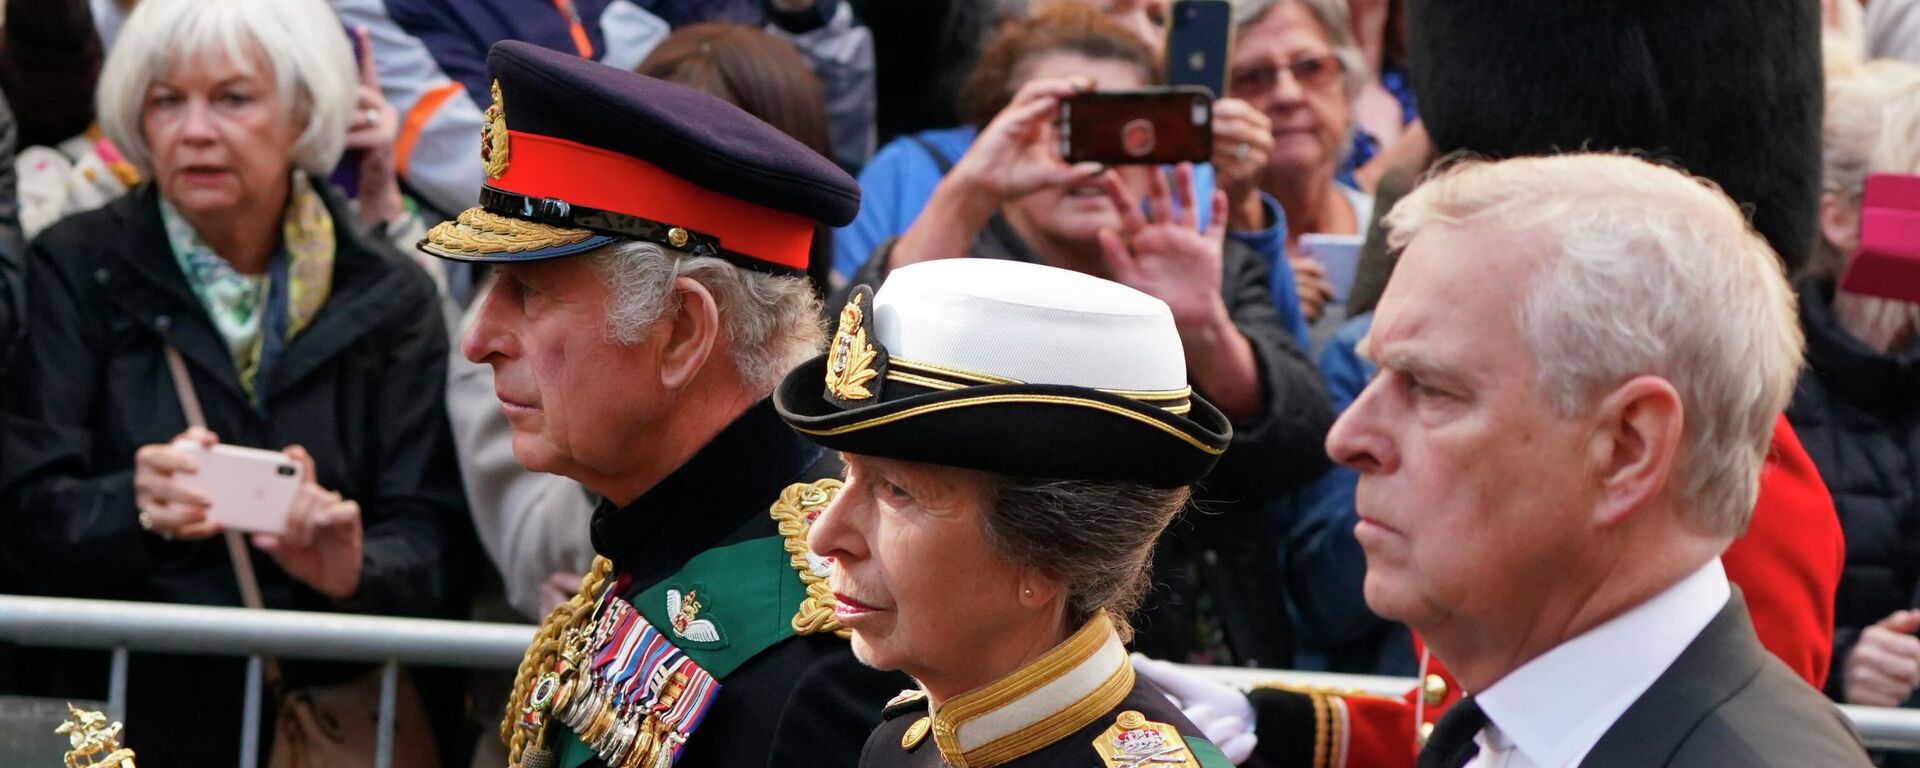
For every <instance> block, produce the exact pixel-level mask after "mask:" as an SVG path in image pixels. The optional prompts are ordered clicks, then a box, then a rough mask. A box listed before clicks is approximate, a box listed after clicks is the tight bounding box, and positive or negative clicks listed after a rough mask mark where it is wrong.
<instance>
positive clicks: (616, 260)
mask: <svg viewBox="0 0 1920 768" xmlns="http://www.w3.org/2000/svg"><path fill="white" fill-rule="evenodd" d="M592 255H593V267H594V271H595V272H597V273H598V274H599V275H600V279H601V281H602V282H604V283H606V286H607V288H608V289H609V290H610V291H611V292H612V296H611V297H610V298H609V299H608V302H609V305H608V307H607V338H608V339H609V340H611V341H612V342H614V343H615V344H629V345H630V344H635V343H637V342H639V340H640V336H641V335H642V334H643V333H644V332H645V331H646V329H647V328H648V327H649V326H651V325H653V324H654V323H655V322H657V321H659V320H660V318H662V317H665V316H667V315H668V314H670V313H672V312H676V311H678V310H679V307H678V306H677V305H676V304H675V302H677V301H678V296H679V294H678V293H676V292H675V291H674V290H673V281H674V278H677V277H687V278H692V279H693V280H695V281H698V282H699V283H700V284H701V285H703V286H706V288H707V290H708V291H709V292H711V293H712V294H713V297H714V302H715V303H716V304H717V305H718V306H717V308H718V310H719V313H720V322H721V325H722V327H724V328H725V330H726V334H727V339H728V340H729V341H730V342H731V345H732V348H733V366H734V370H735V371H736V372H737V373H738V374H739V376H740V381H741V383H742V384H744V385H745V386H747V387H748V388H749V389H752V390H754V391H755V392H758V393H760V394H763V395H764V394H767V393H770V392H772V391H773V388H774V387H775V386H777V385H778V384H779V383H780V378H781V377H782V376H785V375H786V373H787V371H790V370H793V368H794V367H795V366H798V365H799V364H801V363H803V362H806V360H807V358H809V357H812V356H814V355H816V354H819V352H820V350H821V349H822V348H823V347H824V346H825V344H826V328H825V326H823V325H822V323H821V319H820V300H819V299H817V298H815V297H814V294H813V286H812V285H811V284H809V283H808V282H807V280H806V278H804V277H786V276H781V275H771V274H767V273H764V272H756V271H753V270H750V269H744V268H741V267H737V266H734V265H733V264H730V263H728V262H726V261H724V260H722V259H718V258H713V257H694V256H689V255H686V254H684V253H680V252H677V251H671V250H669V249H667V248H666V247H664V246H660V245H656V244H654V243H648V242H640V241H625V242H621V243H616V244H614V245H609V246H607V247H605V248H601V249H600V250H597V251H594V252H593V254H592Z"/></svg>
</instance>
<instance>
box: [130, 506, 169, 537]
mask: <svg viewBox="0 0 1920 768" xmlns="http://www.w3.org/2000/svg"><path fill="white" fill-rule="evenodd" d="M135 519H136V520H138V521H139V522H140V530H143V531H146V532H147V533H151V534H153V535H155V536H159V537H160V538H162V539H165V540H167V541H173V532H171V531H166V530H161V529H159V528H156V527H154V525H153V516H152V515H149V514H147V513H146V511H145V510H142V511H141V512H140V516H139V517H137V518H135Z"/></svg>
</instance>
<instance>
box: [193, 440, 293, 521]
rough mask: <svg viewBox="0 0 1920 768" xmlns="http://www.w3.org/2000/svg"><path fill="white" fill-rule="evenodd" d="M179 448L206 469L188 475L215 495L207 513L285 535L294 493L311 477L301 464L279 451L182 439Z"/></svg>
mask: <svg viewBox="0 0 1920 768" xmlns="http://www.w3.org/2000/svg"><path fill="white" fill-rule="evenodd" d="M173 447H175V448H178V449H180V450H182V451H186V452H187V453H189V454H191V455H192V456H193V460H194V461H196V462H198V463H199V465H200V471H199V472H196V473H194V474H192V475H189V476H186V477H185V478H184V479H183V480H184V483H185V484H187V485H191V486H192V487H193V488H195V489H196V490H199V491H201V492H202V493H205V494H207V495H208V496H210V497H212V499H213V506H211V507H208V508H207V515H208V516H209V517H211V518H213V519H214V520H217V521H219V522H220V524H221V525H223V526H225V527H228V528H232V529H235V530H240V531H250V532H253V533H271V534H275V535H278V534H281V533H285V532H286V530H287V516H288V515H289V514H291V513H292V512H293V497H294V494H296V493H298V492H299V490H300V483H302V482H304V481H305V480H306V477H305V474H306V473H305V472H303V471H302V470H301V467H300V465H299V464H298V463H297V462H295V461H294V460H293V459H289V458H287V455H286V454H284V453H280V452H278V451H264V450H261V449H259V448H243V447H240V446H237V445H215V446H213V447H212V448H201V447H200V445H199V444H197V443H192V442H188V441H181V442H177V443H174V444H173Z"/></svg>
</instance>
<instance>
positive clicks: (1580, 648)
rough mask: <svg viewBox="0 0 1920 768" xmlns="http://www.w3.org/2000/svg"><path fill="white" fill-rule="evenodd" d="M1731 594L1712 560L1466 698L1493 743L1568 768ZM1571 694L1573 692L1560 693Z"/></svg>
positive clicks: (1544, 764)
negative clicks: (1494, 733) (1488, 725)
mask: <svg viewBox="0 0 1920 768" xmlns="http://www.w3.org/2000/svg"><path fill="white" fill-rule="evenodd" d="M1731 596H1732V590H1731V588H1730V587H1729V586H1728V585H1727V573H1726V570H1725V569H1724V568H1722V567H1721V565H1720V559H1719V558H1714V559H1713V560H1711V561H1709V562H1708V563H1707V564H1706V565H1703V566H1701V567H1700V569H1699V570H1697V571H1694V572H1693V573H1692V574H1689V575H1688V576H1687V577H1686V578H1684V579H1681V580H1680V581H1679V582H1678V583H1676V584H1674V585H1673V586H1671V587H1668V588H1666V589H1665V590H1664V591H1662V592H1660V593H1659V594H1657V595H1654V596H1653V597H1652V599H1649V600H1647V601H1646V602H1644V603H1641V604H1639V605H1636V606H1634V607H1633V608H1631V609H1628V610H1627V612H1625V613H1622V614H1620V615H1619V616H1615V617H1614V618H1612V619H1610V620H1608V621H1607V622H1605V623H1603V624H1601V625H1600V626H1597V627H1594V628H1593V629H1590V630H1587V632H1586V633H1585V634H1582V635H1580V636H1579V637H1576V638H1574V639H1572V640H1568V641H1566V642H1564V643H1561V644H1560V645H1557V646H1555V647H1554V648H1553V649H1552V650H1549V651H1547V652H1546V653H1543V654H1541V655H1540V656H1539V657H1537V658H1535V659H1533V660H1532V661H1529V662H1527V663H1526V664H1523V665H1521V666H1520V668H1519V669H1516V670H1514V671H1512V672H1510V673H1508V674H1507V676H1506V677H1503V678H1501V679H1500V680H1499V682H1496V683H1494V684H1493V685H1492V686H1490V687H1488V688H1487V689H1486V690H1485V691H1482V692H1480V693H1478V694H1475V695H1474V697H1473V699H1474V701H1476V702H1479V704H1480V709H1481V711H1483V712H1485V713H1486V714H1487V719H1488V720H1490V721H1491V722H1492V723H1494V724H1496V725H1497V726H1498V734H1499V737H1500V740H1501V741H1503V742H1505V743H1507V744H1511V745H1512V746H1513V747H1514V748H1515V749H1517V750H1518V751H1519V753H1520V754H1521V755H1523V756H1525V758H1526V762H1530V763H1532V764H1533V765H1536V766H1540V768H1562V767H1563V766H1571V765H1574V764H1576V763H1577V762H1578V761H1579V760H1580V759H1581V758H1584V757H1586V754H1587V752H1588V751H1590V750H1592V749H1593V746H1594V744H1597V743H1599V741H1600V737H1601V736H1603V735H1605V734H1606V732H1607V729H1608V728H1610V727H1612V726H1613V722H1614V721H1615V720H1618V719H1620V716H1621V715H1622V714H1625V713H1626V711H1627V708H1628V707H1630V706H1632V705H1633V702H1635V701H1637V700H1639V698H1640V696H1641V695H1642V694H1644V693H1646V692H1647V689H1648V688H1650V687H1652V686H1653V683H1654V681H1655V680H1657V679H1659V677H1660V675H1661V673H1663V672H1665V671H1666V670H1667V667H1669V666H1672V665H1673V662H1674V660H1675V659H1678V658H1679V657H1680V653H1681V652H1682V651H1685V650H1686V649H1687V646H1688V645H1690V644H1692V643H1693V639H1694V638H1695V637H1698V636H1699V635H1700V632H1701V630H1704V629H1706V628H1707V624H1708V623H1710V622H1712V621H1713V617H1714V616H1716V615H1718V614H1719V613H1720V609H1721V608H1723V607H1724V606H1725V605H1726V603H1727V599H1728V598H1729V597H1731ZM1570 691H1572V692H1578V694H1579V695H1575V696H1570V695H1567V694H1568V692H1570ZM1501 746H1505V744H1502V745H1501Z"/></svg>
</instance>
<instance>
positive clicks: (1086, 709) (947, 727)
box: [932, 613, 1133, 768]
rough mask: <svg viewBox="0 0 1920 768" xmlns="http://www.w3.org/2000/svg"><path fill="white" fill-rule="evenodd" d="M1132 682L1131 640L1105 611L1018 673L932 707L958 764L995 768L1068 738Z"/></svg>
mask: <svg viewBox="0 0 1920 768" xmlns="http://www.w3.org/2000/svg"><path fill="white" fill-rule="evenodd" d="M1132 690H1133V665H1132V664H1131V663H1129V662H1128V661H1127V649H1126V646H1125V645H1124V644H1123V643H1121V642H1120V635H1119V634H1118V633H1116V632H1115V631H1114V629H1113V622H1112V620H1110V619H1108V618H1107V615H1106V614H1104V613H1102V614H1099V615H1096V616H1094V617H1093V618H1092V619H1089V620H1088V621H1087V623H1086V624H1085V625H1083V626H1081V627H1080V629H1079V631H1076V632H1074V633H1073V635H1072V636H1071V637H1068V638H1067V639H1066V640H1065V641H1064V642H1062V643H1060V644H1059V645H1056V646H1054V647H1053V649H1052V650H1050V651H1047V652H1046V654H1045V655H1042V656H1041V657H1040V658H1038V659H1035V660H1034V661H1033V662H1032V663H1029V664H1027V665H1026V666H1023V667H1021V668H1019V669H1017V670H1015V671H1014V672H1013V673H1011V674H1009V675H1007V676H1005V677H1002V678H1000V679H998V680H995V681H993V682H992V683H988V684H987V685H985V686H982V687H980V688H976V689H974V690H971V691H968V692H966V693H964V694H961V695H959V696H956V697H954V698H952V699H949V700H947V701H946V702H945V703H943V704H941V705H940V707H939V708H938V709H936V710H934V711H933V713H932V718H933V739H934V743H935V744H936V745H938V746H939V748H940V756H941V757H942V758H943V759H944V760H945V761H946V764H947V765H951V766H954V767H955V768H992V767H993V766H996V765H1002V764H1004V763H1008V762H1011V761H1013V760H1017V759H1019V758H1021V757H1024V756H1026V755H1029V754H1032V753H1034V752H1037V751H1039V750H1040V749H1043V748H1045V747H1047V746H1048V745H1051V744H1053V743H1054V742H1056V741H1059V740H1060V739H1062V738H1065V737H1066V736H1068V735H1069V734H1072V733H1074V732H1075V731H1078V730H1080V729H1082V728H1085V727H1087V726H1088V725H1089V724H1091V723H1093V721H1094V720H1096V719H1099V718H1100V717H1102V716H1104V715H1106V714H1107V713H1108V712H1110V711H1111V710H1112V709H1113V708H1114V707H1116V706H1118V705H1119V704H1120V700H1121V699H1124V698H1126V697H1127V694H1128V693H1129V692H1131V691H1132Z"/></svg>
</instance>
